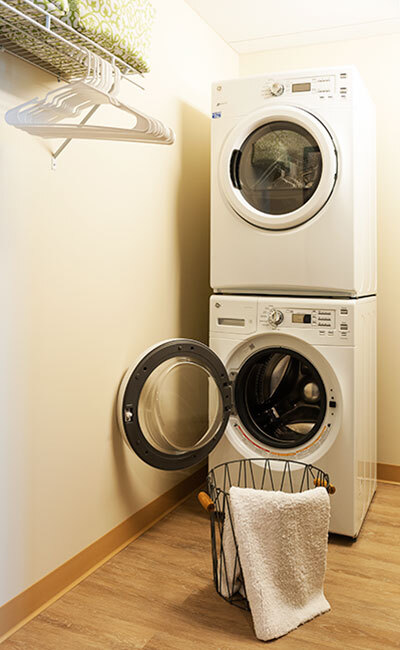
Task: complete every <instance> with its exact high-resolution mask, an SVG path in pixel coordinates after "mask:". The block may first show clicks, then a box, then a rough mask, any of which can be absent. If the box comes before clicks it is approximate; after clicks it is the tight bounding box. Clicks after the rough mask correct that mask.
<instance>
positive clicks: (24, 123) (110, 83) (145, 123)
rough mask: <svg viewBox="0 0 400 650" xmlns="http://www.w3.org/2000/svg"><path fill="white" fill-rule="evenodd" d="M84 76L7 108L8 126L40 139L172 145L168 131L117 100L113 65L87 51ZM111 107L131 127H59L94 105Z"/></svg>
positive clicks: (116, 70) (117, 83) (118, 77)
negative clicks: (127, 118) (129, 121)
mask: <svg viewBox="0 0 400 650" xmlns="http://www.w3.org/2000/svg"><path fill="white" fill-rule="evenodd" d="M84 56H85V60H86V63H87V73H86V75H85V77H84V78H83V79H78V80H77V81H73V82H72V83H69V84H66V85H65V86H63V87H62V88H60V89H57V90H56V91H51V92H49V93H47V95H46V97H45V98H44V99H42V100H39V99H38V98H35V99H32V100H30V101H28V102H25V103H24V104H21V105H19V106H16V107H15V108H12V109H10V110H9V111H8V112H7V113H6V115H5V118H6V121H7V123H8V124H11V125H12V126H15V127H17V128H19V129H22V130H24V131H26V132H27V133H30V134H32V135H38V136H41V137H43V138H68V139H71V138H77V139H95V140H116V141H127V142H150V143H160V144H172V143H173V142H174V140H175V135H174V132H173V131H172V129H170V128H168V127H166V126H165V125H164V124H162V122H160V121H159V120H156V119H154V118H152V117H150V116H148V115H146V114H145V113H142V112H141V111H138V110H136V109H134V108H132V107H131V106H128V105H127V104H124V103H123V102H121V101H119V100H118V99H117V94H118V92H119V88H120V83H121V72H120V70H119V68H117V66H115V65H112V64H110V63H108V62H107V61H105V60H104V59H100V57H98V56H97V55H95V54H93V53H91V52H88V51H86V52H84ZM101 104H103V105H110V104H111V105H112V106H114V107H115V108H118V109H120V110H122V111H124V112H125V113H128V114H129V115H132V117H134V118H135V124H134V126H133V127H132V128H130V129H128V128H118V127H109V126H92V125H87V124H65V123H64V124H63V123H61V121H62V120H63V119H65V118H67V117H76V116H79V115H80V113H81V112H82V110H84V109H88V108H91V109H92V111H93V109H94V108H95V107H96V106H98V105H101Z"/></svg>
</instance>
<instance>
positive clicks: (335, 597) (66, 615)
mask: <svg viewBox="0 0 400 650" xmlns="http://www.w3.org/2000/svg"><path fill="white" fill-rule="evenodd" d="M208 533H209V528H208V517H207V515H206V514H205V512H203V511H202V510H201V509H200V507H199V505H198V503H197V501H196V500H195V499H194V497H191V498H190V499H189V501H187V502H186V503H185V504H184V505H182V506H181V507H180V508H179V509H178V510H176V511H175V512H173V513H172V514H170V515H169V516H168V517H166V518H165V519H164V520H162V521H161V522H159V523H158V524H157V525H156V526H154V527H153V528H152V529H151V530H150V531H148V532H147V533H146V534H145V535H143V536H142V537H140V538H139V539H137V540H136V541H134V542H133V543H132V544H131V545H130V546H128V547H127V548H126V549H125V550H124V551H122V552H121V553H119V554H118V555H116V556H115V557H114V558H113V559H112V560H110V561H109V562H108V563H107V564H105V565H104V566H102V567H101V568H100V569H98V570H97V571H96V572H95V573H93V574H92V575H91V576H89V577H88V578H87V579H86V580H85V581H84V582H82V583H81V584H80V585H78V586H77V587H75V588H74V589H73V590H72V591H70V592H69V593H67V594H66V595H65V596H63V597H62V598H61V599H60V600H58V601H57V602H56V603H54V604H53V605H51V606H50V607H49V608H48V609H47V610H45V611H44V612H42V613H41V614H40V615H39V616H38V617H37V618H35V619H34V620H32V621H31V622H30V623H28V624H27V625H26V626H25V627H24V628H22V629H21V630H19V631H18V632H16V633H15V634H14V635H13V636H12V637H11V638H9V639H8V640H7V641H4V643H3V644H2V645H3V648H4V650H17V649H18V650H22V649H23V650H64V649H65V650H85V649H86V648H101V649H104V650H108V649H110V650H114V649H115V650H117V649H118V650H122V649H124V650H128V649H129V650H132V649H134V648H141V649H143V650H191V649H194V648H196V649H197V648H204V649H205V650H206V649H207V650H241V649H244V648H246V649H248V648H253V647H254V648H256V647H257V646H258V647H261V646H262V645H263V643H262V642H260V641H257V639H256V637H255V636H254V633H253V628H252V622H251V615H250V613H249V612H243V611H241V610H239V609H237V608H236V607H232V606H231V605H228V604H227V603H226V602H225V601H223V600H222V599H221V598H220V597H219V596H218V595H217V594H216V593H215V592H214V588H213V585H212V583H211V576H210V570H211V562H210V545H209V537H208ZM325 591H326V596H327V598H328V600H329V602H330V604H331V607H332V611H331V612H329V613H327V614H324V615H322V616H319V617H318V618H316V619H314V620H312V621H310V622H308V623H306V624H305V625H302V626H301V627H299V628H298V629H297V630H294V631H293V632H291V633H290V634H288V635H287V636H285V637H282V638H281V639H278V640H276V641H273V642H272V645H273V647H274V648H275V647H276V648H277V649H278V650H286V648H287V649H288V650H289V649H291V648H293V649H296V650H300V649H301V650H308V648H310V650H312V649H313V648H314V649H317V648H318V650H321V649H324V650H325V649H329V648H340V649H341V650H350V649H353V648H354V649H357V650H368V649H372V650H388V649H390V648H400V486H396V485H390V484H384V483H379V484H378V492H377V494H376V496H375V499H374V501H373V503H372V505H371V508H370V511H369V513H368V516H367V520H366V522H365V525H364V527H363V529H362V531H361V534H360V537H359V539H358V541H357V542H355V543H351V542H349V541H345V540H343V539H340V538H334V539H332V540H331V541H330V544H329V555H328V571H327V576H326V589H325ZM2 650H3V649H2Z"/></svg>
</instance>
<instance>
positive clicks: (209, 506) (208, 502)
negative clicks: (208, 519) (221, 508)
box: [197, 492, 215, 512]
mask: <svg viewBox="0 0 400 650" xmlns="http://www.w3.org/2000/svg"><path fill="white" fill-rule="evenodd" d="M197 498H198V500H199V501H200V503H201V505H202V506H203V508H204V510H206V512H214V510H215V505H214V501H213V500H212V499H211V497H209V496H208V494H207V492H199V493H198V495H197Z"/></svg>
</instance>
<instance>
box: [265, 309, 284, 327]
mask: <svg viewBox="0 0 400 650" xmlns="http://www.w3.org/2000/svg"><path fill="white" fill-rule="evenodd" d="M268 320H269V322H270V323H271V325H275V326H276V325H280V324H281V323H282V321H283V314H282V312H281V311H279V309H274V310H273V311H271V313H270V315H269V319H268Z"/></svg>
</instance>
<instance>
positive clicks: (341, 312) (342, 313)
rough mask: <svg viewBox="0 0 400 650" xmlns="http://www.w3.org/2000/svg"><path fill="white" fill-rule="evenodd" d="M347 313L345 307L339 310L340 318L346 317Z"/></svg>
mask: <svg viewBox="0 0 400 650" xmlns="http://www.w3.org/2000/svg"><path fill="white" fill-rule="evenodd" d="M348 313H349V310H348V309H346V308H345V307H343V308H342V309H341V310H340V314H341V316H347V314H348Z"/></svg>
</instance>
